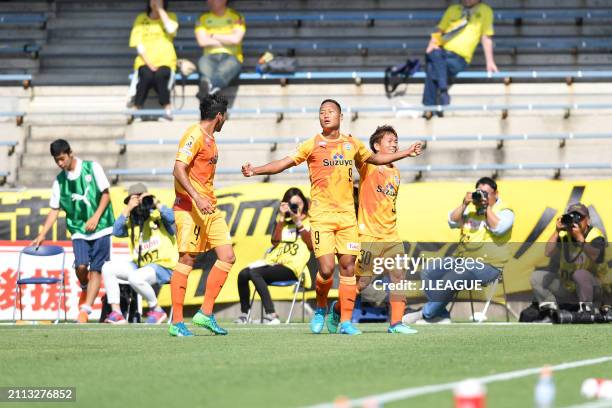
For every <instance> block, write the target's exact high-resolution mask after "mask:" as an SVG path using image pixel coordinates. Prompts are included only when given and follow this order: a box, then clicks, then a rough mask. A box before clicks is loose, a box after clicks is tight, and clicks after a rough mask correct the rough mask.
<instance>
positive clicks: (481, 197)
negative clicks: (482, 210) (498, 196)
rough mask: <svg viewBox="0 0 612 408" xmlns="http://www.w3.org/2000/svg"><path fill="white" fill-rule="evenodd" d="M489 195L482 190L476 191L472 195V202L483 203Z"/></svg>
mask: <svg viewBox="0 0 612 408" xmlns="http://www.w3.org/2000/svg"><path fill="white" fill-rule="evenodd" d="M488 198H489V193H487V192H486V191H484V190H481V189H478V190H476V191H474V192H473V193H472V201H473V202H474V203H475V204H476V203H482V202H483V201H486V200H488Z"/></svg>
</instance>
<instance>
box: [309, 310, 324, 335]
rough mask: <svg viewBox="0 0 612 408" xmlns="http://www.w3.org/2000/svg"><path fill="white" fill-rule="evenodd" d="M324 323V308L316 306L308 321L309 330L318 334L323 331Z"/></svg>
mask: <svg viewBox="0 0 612 408" xmlns="http://www.w3.org/2000/svg"><path fill="white" fill-rule="evenodd" d="M324 325H325V308H324V307H317V308H316V309H315V312H314V315H313V316H312V320H311V321H310V331H311V332H313V333H314V334H319V333H321V332H322V331H323V326H324Z"/></svg>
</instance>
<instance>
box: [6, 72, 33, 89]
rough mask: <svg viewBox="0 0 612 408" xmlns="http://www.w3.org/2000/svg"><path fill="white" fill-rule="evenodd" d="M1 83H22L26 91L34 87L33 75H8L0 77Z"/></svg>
mask: <svg viewBox="0 0 612 408" xmlns="http://www.w3.org/2000/svg"><path fill="white" fill-rule="evenodd" d="M0 82H21V84H22V86H23V88H24V89H27V88H29V87H30V86H31V85H32V75H30V74H6V75H0Z"/></svg>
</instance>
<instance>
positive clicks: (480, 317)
mask: <svg viewBox="0 0 612 408" xmlns="http://www.w3.org/2000/svg"><path fill="white" fill-rule="evenodd" d="M500 282H501V284H502V290H503V293H504V309H506V322H510V308H509V306H508V294H507V293H506V283H505V282H504V268H501V269H500V270H499V276H498V277H497V279H495V280H494V281H493V282H491V283H488V284H486V285H485V287H487V288H488V289H487V292H488V293H487V300H486V302H485V305H484V308H483V309H482V312H478V313H479V314H478V318H477V317H476V314H475V313H474V298H473V297H472V291H471V290H470V291H468V293H469V297H470V310H471V312H472V321H474V322H477V323H482V322H483V321H484V320H485V319H486V317H487V312H488V311H489V306H490V305H491V301H492V300H493V296H495V292H496V291H497V285H498V284H499V283H500ZM458 295H459V292H457V293H456V294H455V299H454V300H453V304H452V305H451V307H450V311H452V310H453V307H454V306H455V302H456V301H457V297H458Z"/></svg>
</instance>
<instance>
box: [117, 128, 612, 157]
mask: <svg viewBox="0 0 612 408" xmlns="http://www.w3.org/2000/svg"><path fill="white" fill-rule="evenodd" d="M605 139H612V133H541V134H527V133H525V134H513V135H512V134H511V135H479V134H474V135H431V136H400V137H399V138H398V141H399V142H415V141H417V140H422V141H424V142H427V143H429V142H487V141H489V142H496V143H497V147H498V148H502V147H503V145H504V142H506V141H529V140H556V141H559V147H565V144H566V142H567V141H568V140H605ZM305 140H307V138H299V137H295V138H269V137H262V138H255V137H250V138H231V137H230V138H226V137H223V138H219V139H218V140H216V143H217V144H238V145H249V144H267V145H272V151H274V150H276V148H277V146H278V145H282V144H299V143H301V142H303V141H305ZM115 142H116V143H117V144H118V145H119V146H121V148H120V153H121V154H123V153H125V152H126V151H127V147H128V146H130V145H137V146H143V145H145V146H146V145H148V146H152V145H158V146H160V145H173V146H176V145H177V144H178V142H179V139H178V138H168V139H139V140H128V139H119V140H116V141H115Z"/></svg>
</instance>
